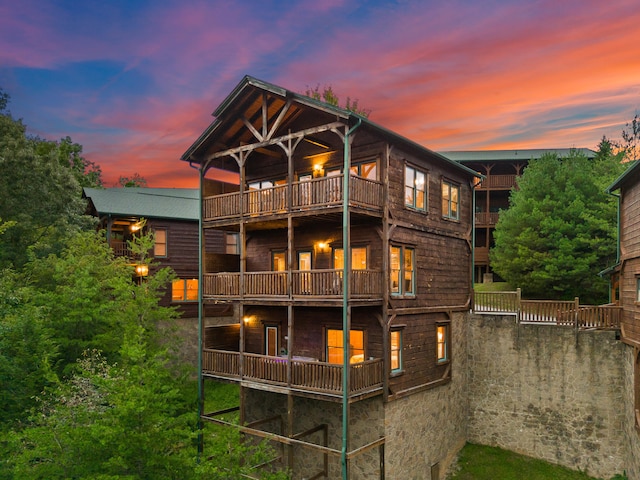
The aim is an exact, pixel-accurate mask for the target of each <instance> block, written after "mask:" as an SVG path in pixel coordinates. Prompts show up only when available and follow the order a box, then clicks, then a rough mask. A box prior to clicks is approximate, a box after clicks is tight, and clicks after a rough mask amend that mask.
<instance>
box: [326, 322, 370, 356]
mask: <svg viewBox="0 0 640 480" xmlns="http://www.w3.org/2000/svg"><path fill="white" fill-rule="evenodd" d="M342 340H343V339H342V330H334V329H327V362H328V363H334V364H341V363H342V362H343V358H342V357H343V355H344V348H343V342H342ZM349 340H350V343H351V345H350V346H351V348H350V349H349V363H360V362H364V359H365V356H364V332H363V331H362V330H351V335H350V336H349Z"/></svg>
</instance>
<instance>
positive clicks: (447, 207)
mask: <svg viewBox="0 0 640 480" xmlns="http://www.w3.org/2000/svg"><path fill="white" fill-rule="evenodd" d="M459 205H460V187H459V186H457V185H454V184H452V183H450V182H447V181H443V182H442V216H443V217H445V218H452V219H454V220H457V219H458V218H459V217H460V212H459V208H458V207H459Z"/></svg>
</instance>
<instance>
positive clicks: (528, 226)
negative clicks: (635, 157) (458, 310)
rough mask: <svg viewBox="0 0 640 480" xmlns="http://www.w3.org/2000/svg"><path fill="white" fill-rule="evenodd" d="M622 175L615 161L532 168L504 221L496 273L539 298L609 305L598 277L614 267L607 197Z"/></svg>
mask: <svg viewBox="0 0 640 480" xmlns="http://www.w3.org/2000/svg"><path fill="white" fill-rule="evenodd" d="M623 169H624V167H623V166H622V165H621V164H620V162H619V161H618V159H617V157H616V156H613V155H603V156H601V157H598V158H596V159H594V160H589V159H588V158H586V157H585V156H584V155H583V154H581V153H579V152H578V151H573V152H572V153H571V154H570V155H569V156H567V157H566V158H559V157H558V156H557V155H554V154H546V155H544V156H543V157H542V158H541V159H539V160H534V161H532V162H530V163H529V165H528V167H527V168H526V169H525V171H524V173H523V175H522V177H521V178H520V179H519V181H518V188H516V189H514V190H513V191H512V193H511V198H510V205H509V208H508V209H507V210H504V211H502V212H501V213H500V217H499V220H498V224H497V225H496V230H495V233H494V238H495V247H494V248H492V250H491V263H492V265H493V268H494V270H495V271H496V272H497V273H498V274H499V275H500V276H501V277H502V278H504V279H505V280H506V281H507V282H509V283H510V284H512V285H516V286H519V287H520V288H522V291H523V293H524V294H525V295H528V296H530V297H533V298H549V299H573V298H574V297H580V298H581V299H582V300H584V301H586V302H590V303H602V302H605V301H606V300H607V298H608V296H607V282H606V280H605V279H602V278H600V277H599V276H598V272H600V271H602V270H604V269H605V268H606V267H608V266H609V265H611V263H612V262H613V261H615V255H616V232H617V230H616V221H617V220H616V219H617V216H616V215H617V213H616V212H617V206H616V202H615V199H614V198H612V197H611V196H609V195H607V194H606V193H604V190H605V187H606V186H607V185H608V184H609V183H611V181H613V180H614V179H615V178H616V177H617V176H618V175H619V174H620V173H621V172H622V170H623Z"/></svg>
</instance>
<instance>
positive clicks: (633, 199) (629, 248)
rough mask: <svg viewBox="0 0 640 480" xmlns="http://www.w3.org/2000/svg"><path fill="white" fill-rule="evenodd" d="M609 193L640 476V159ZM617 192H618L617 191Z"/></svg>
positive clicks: (632, 439) (629, 425)
mask: <svg viewBox="0 0 640 480" xmlns="http://www.w3.org/2000/svg"><path fill="white" fill-rule="evenodd" d="M607 192H609V193H611V194H612V195H616V196H618V199H619V200H618V201H619V225H618V232H619V240H618V262H617V264H616V265H615V266H613V267H612V268H611V269H609V272H608V273H610V274H611V278H612V281H611V283H612V290H613V294H612V296H613V297H614V298H618V297H617V295H616V292H619V299H618V303H619V304H620V306H621V307H622V312H623V313H622V322H621V328H620V333H621V340H622V342H623V343H625V344H626V345H628V347H629V348H628V355H627V356H628V359H629V360H628V362H627V364H626V365H625V367H626V368H627V385H628V388H627V391H628V392H630V393H629V394H628V395H626V398H624V399H623V400H625V402H624V403H622V405H621V407H622V408H625V411H626V414H627V415H626V417H627V422H626V424H625V425H623V428H624V429H625V431H626V433H627V436H628V439H629V443H628V448H629V452H630V455H629V456H628V460H627V463H628V473H629V478H640V438H639V434H640V433H639V432H640V162H635V163H634V164H632V165H631V166H630V167H629V168H628V169H627V170H626V171H625V172H624V173H623V174H622V175H621V176H620V177H619V178H618V179H617V180H616V181H615V182H614V183H613V184H611V186H609V188H608V189H607ZM616 192H617V193H616Z"/></svg>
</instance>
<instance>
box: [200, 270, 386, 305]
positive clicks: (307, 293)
mask: <svg viewBox="0 0 640 480" xmlns="http://www.w3.org/2000/svg"><path fill="white" fill-rule="evenodd" d="M291 274H292V291H291V295H292V296H294V297H323V298H342V289H343V284H342V274H343V272H342V270H294V271H292V272H291ZM203 277H204V278H203V284H202V288H203V294H204V296H205V297H239V296H240V273H238V272H223V273H206V274H204V276H203ZM244 279H245V283H244V294H245V296H250V297H282V296H288V295H289V288H288V285H287V281H288V277H287V272H246V273H245V274H244ZM382 280H383V277H382V272H381V271H379V270H352V271H351V292H350V293H351V296H352V297H354V298H379V297H382V287H383V281H382Z"/></svg>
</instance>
